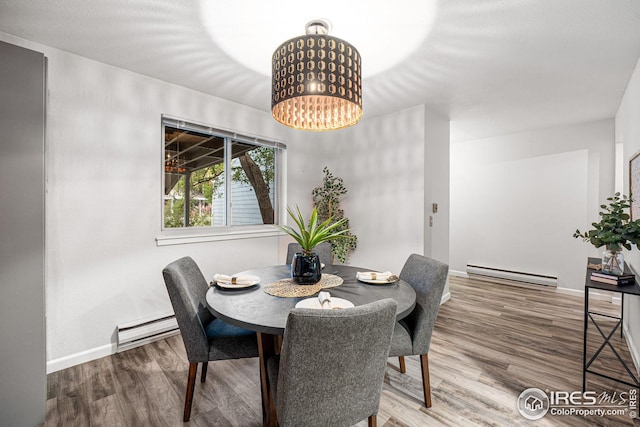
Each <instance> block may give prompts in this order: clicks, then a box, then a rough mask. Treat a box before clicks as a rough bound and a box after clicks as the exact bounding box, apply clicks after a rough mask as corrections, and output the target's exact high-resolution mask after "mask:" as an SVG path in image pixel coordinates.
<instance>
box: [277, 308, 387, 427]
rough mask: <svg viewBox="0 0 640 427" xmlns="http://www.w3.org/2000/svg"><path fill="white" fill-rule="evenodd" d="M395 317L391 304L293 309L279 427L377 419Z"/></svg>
mask: <svg viewBox="0 0 640 427" xmlns="http://www.w3.org/2000/svg"><path fill="white" fill-rule="evenodd" d="M395 317H396V302H395V301H394V300H392V299H384V300H380V301H377V302H374V303H371V304H366V305H362V306H358V307H354V308H349V309H342V310H316V309H293V310H291V312H290V313H289V317H288V319H287V327H286V329H285V333H284V338H283V343H282V351H281V358H280V371H279V373H278V384H277V396H276V413H277V416H278V421H279V422H280V426H281V427H288V426H295V427H303V426H312V427H316V426H329V425H331V426H343V425H344V426H347V425H353V424H356V423H357V422H358V421H361V420H363V419H365V418H367V417H369V416H371V415H375V414H377V413H378V406H379V404H380V395H381V393H382V383H383V380H384V370H385V366H386V364H387V356H388V354H389V346H390V344H391V335H392V333H393V326H394V323H395Z"/></svg>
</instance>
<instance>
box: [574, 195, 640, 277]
mask: <svg viewBox="0 0 640 427" xmlns="http://www.w3.org/2000/svg"><path fill="white" fill-rule="evenodd" d="M607 200H608V201H609V205H608V206H607V205H601V206H600V208H601V209H602V211H601V212H600V217H601V219H600V222H594V223H592V224H591V225H593V227H594V228H593V230H589V231H587V232H584V233H582V232H581V231H580V230H576V232H575V233H573V237H576V238H582V239H583V240H584V241H585V242H591V244H592V245H593V246H595V247H596V248H599V247H602V246H605V248H606V250H605V251H604V252H603V254H602V271H603V272H604V273H609V274H614V275H618V276H620V275H622V274H623V273H624V256H623V255H622V248H625V249H627V250H631V245H636V247H637V248H638V249H640V219H637V220H635V221H631V216H630V215H629V214H628V213H627V212H626V210H628V209H629V208H630V207H631V201H632V199H631V197H627V196H625V195H622V196H621V195H620V193H616V194H614V196H613V197H609V198H607Z"/></svg>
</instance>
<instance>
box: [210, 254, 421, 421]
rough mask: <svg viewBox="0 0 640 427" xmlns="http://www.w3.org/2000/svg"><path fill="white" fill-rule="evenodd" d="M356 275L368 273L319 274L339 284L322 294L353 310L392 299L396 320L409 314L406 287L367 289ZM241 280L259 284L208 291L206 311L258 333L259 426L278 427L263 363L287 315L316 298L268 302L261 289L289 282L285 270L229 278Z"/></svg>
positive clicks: (333, 270) (339, 269) (275, 349)
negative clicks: (344, 302) (248, 278)
mask: <svg viewBox="0 0 640 427" xmlns="http://www.w3.org/2000/svg"><path fill="white" fill-rule="evenodd" d="M359 271H363V272H364V271H373V270H371V269H367V268H359V267H351V266H345V265H328V266H326V268H325V269H324V270H323V274H331V275H335V276H339V277H340V278H342V280H343V283H342V284H341V285H339V286H337V287H332V288H329V289H324V290H325V291H328V292H329V293H330V294H331V298H334V297H336V298H342V299H346V300H348V301H350V302H352V303H353V304H354V305H355V306H358V305H363V304H368V303H371V302H374V301H378V300H381V299H384V298H391V299H394V300H395V301H396V303H397V310H396V319H397V320H400V319H402V318H404V317H406V316H407V315H408V314H409V313H411V311H412V310H413V309H414V307H415V305H416V293H415V291H414V290H413V288H412V287H411V286H410V285H409V284H408V283H407V282H405V281H403V280H397V281H395V282H392V283H383V284H369V283H365V282H361V281H359V280H358V279H356V273H357V272H359ZM241 275H252V276H258V277H259V278H260V280H259V283H257V284H256V285H254V286H249V287H246V288H233V289H229V288H223V287H219V286H216V285H214V286H211V287H210V288H209V290H208V291H207V296H206V299H207V306H208V308H209V311H210V312H211V313H212V314H213V315H214V316H215V317H217V318H219V319H221V320H223V321H225V322H227V323H230V324H232V325H235V326H239V327H241V328H244V329H248V330H251V331H255V332H256V333H257V338H258V354H259V362H260V383H261V392H262V415H263V425H265V426H275V425H277V421H276V416H275V410H274V408H275V406H274V403H273V402H272V401H271V395H270V386H269V382H268V378H267V374H266V360H267V359H268V358H269V357H270V356H272V355H274V354H277V353H279V350H280V345H281V343H282V335H283V334H284V330H285V326H286V324H287V317H288V316H289V311H291V309H293V308H294V307H295V305H296V304H297V303H298V302H299V301H300V300H303V299H305V298H317V297H318V294H317V293H316V294H314V295H311V296H307V297H294V298H288V297H277V296H273V295H270V294H268V293H266V292H265V291H264V287H265V286H267V285H269V284H270V283H274V282H278V281H280V280H282V279H286V278H290V277H291V266H290V265H278V266H270V267H261V268H255V269H252V270H247V271H243V272H240V273H237V274H235V275H234V276H236V277H237V276H241Z"/></svg>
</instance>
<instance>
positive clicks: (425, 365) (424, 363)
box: [420, 354, 431, 408]
mask: <svg viewBox="0 0 640 427" xmlns="http://www.w3.org/2000/svg"><path fill="white" fill-rule="evenodd" d="M420 366H421V367H422V387H423V388H424V404H425V406H426V407H427V408H431V384H430V383H429V355H428V354H421V355H420Z"/></svg>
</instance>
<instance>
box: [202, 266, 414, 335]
mask: <svg viewBox="0 0 640 427" xmlns="http://www.w3.org/2000/svg"><path fill="white" fill-rule="evenodd" d="M358 271H371V270H370V269H365V268H359V267H351V266H346V265H329V266H327V267H326V268H325V269H324V270H323V274H332V275H335V276H339V277H340V278H342V280H343V281H344V282H343V283H342V284H341V285H340V286H337V287H333V288H329V289H324V290H325V291H327V292H329V293H330V294H331V297H337V298H343V299H346V300H348V301H350V302H352V303H353V304H354V305H356V306H357V305H363V304H368V303H370V302H374V301H378V300H381V299H384V298H391V299H394V300H395V301H396V303H397V304H398V308H397V311H396V318H397V319H398V320H400V319H402V318H403V317H405V316H407V315H408V314H409V313H411V311H412V310H413V308H414V307H415V304H416V293H415V291H414V290H413V288H412V287H411V286H409V284H408V283H407V282H405V281H403V280H397V281H396V282H392V283H384V284H369V283H365V282H361V281H359V280H358V279H356V273H357V272H358ZM240 275H253V276H258V277H259V278H260V283H258V284H257V285H255V286H251V287H247V288H239V289H235V288H234V289H229V288H221V287H218V286H212V287H211V288H210V289H209V291H208V292H207V305H208V307H209V311H211V313H212V314H213V315H214V316H216V317H217V318H219V319H221V320H224V321H225V322H227V323H230V324H232V325H235V326H240V327H242V328H245V329H249V330H251V331H255V332H261V333H267V334H271V335H282V334H283V333H284V329H285V325H286V323H287V316H288V315H289V311H290V310H291V309H292V308H294V307H295V305H296V304H297V303H298V301H300V300H302V299H305V298H309V297H295V298H287V297H276V296H273V295H269V294H268V293H266V292H265V291H264V289H263V287H264V286H266V285H268V284H269V283H273V282H277V281H279V280H282V279H286V278H289V277H291V269H290V265H278V266H271V267H262V268H256V269H252V270H248V271H243V272H241V273H237V274H235V276H240ZM313 297H317V294H315V295H313V296H311V298H313Z"/></svg>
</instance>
